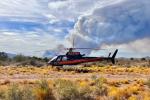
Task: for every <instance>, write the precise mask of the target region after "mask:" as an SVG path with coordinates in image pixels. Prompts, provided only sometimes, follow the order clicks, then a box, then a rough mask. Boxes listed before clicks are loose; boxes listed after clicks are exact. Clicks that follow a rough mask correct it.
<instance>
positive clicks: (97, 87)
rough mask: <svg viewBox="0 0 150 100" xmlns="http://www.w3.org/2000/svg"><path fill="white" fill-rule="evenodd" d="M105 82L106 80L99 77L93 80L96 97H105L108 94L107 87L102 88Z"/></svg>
mask: <svg viewBox="0 0 150 100" xmlns="http://www.w3.org/2000/svg"><path fill="white" fill-rule="evenodd" d="M106 81H107V80H106V79H105V78H103V77H100V78H98V79H96V80H95V94H96V95H100V96H103V95H107V93H108V91H107V87H106V86H104V83H105V82H106Z"/></svg>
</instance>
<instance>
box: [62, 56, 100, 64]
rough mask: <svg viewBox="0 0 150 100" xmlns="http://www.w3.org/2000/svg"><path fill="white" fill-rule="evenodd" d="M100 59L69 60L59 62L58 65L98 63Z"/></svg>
mask: <svg viewBox="0 0 150 100" xmlns="http://www.w3.org/2000/svg"><path fill="white" fill-rule="evenodd" d="M100 60H102V58H87V59H80V60H71V61H60V62H59V64H62V65H65V64H78V63H84V62H93V61H100Z"/></svg>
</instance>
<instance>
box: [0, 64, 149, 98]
mask: <svg viewBox="0 0 150 100" xmlns="http://www.w3.org/2000/svg"><path fill="white" fill-rule="evenodd" d="M87 71H89V72H87ZM43 78H44V79H45V80H41V79H43ZM149 78H150V68H148V67H130V68H126V67H110V66H106V67H97V66H92V67H79V68H71V69H69V70H68V69H67V70H66V69H59V70H57V69H56V68H51V67H50V66H49V67H41V68H36V67H32V66H29V67H0V79H1V80H0V89H1V90H0V100H1V99H2V100H56V99H57V100H92V99H93V100H150V80H149ZM37 80H41V81H37ZM12 83H14V85H12ZM16 84H17V85H16Z"/></svg>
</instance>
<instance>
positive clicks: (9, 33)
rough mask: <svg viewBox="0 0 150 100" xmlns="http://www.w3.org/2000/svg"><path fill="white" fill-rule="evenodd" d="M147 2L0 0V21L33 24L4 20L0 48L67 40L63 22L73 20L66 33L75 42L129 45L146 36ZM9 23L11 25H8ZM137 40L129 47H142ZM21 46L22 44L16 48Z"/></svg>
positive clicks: (149, 18)
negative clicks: (71, 28) (5, 23)
mask: <svg viewBox="0 0 150 100" xmlns="http://www.w3.org/2000/svg"><path fill="white" fill-rule="evenodd" d="M149 5H150V1H149V0H1V2H0V23H1V22H5V21H6V22H19V24H20V23H21V24H23V23H28V22H29V23H30V22H31V25H30V26H31V27H32V26H34V25H35V27H33V28H31V27H24V26H21V25H20V26H19V25H18V26H16V27H17V28H16V27H15V24H11V23H8V24H9V25H4V28H3V26H2V25H0V29H1V30H0V31H1V33H0V37H1V40H0V47H1V50H2V49H3V50H6V51H14V52H20V51H21V52H24V53H26V52H27V51H30V50H36V49H38V50H40V49H47V48H49V47H50V48H55V46H57V45H59V44H64V43H67V42H66V41H64V39H63V38H64V36H65V35H66V34H67V31H69V30H70V27H69V25H70V24H67V23H69V22H75V21H77V22H76V24H75V26H74V29H73V30H70V31H71V33H70V34H68V35H67V36H66V37H67V39H68V38H72V36H73V37H75V38H76V41H80V42H79V43H76V44H77V46H81V47H84V46H85V47H101V45H102V44H103V43H105V44H107V45H110V47H111V46H112V45H114V44H115V45H117V47H118V46H121V47H122V48H124V47H126V48H129V47H128V45H130V47H131V46H132V42H135V41H137V40H138V41H140V40H142V41H146V40H143V39H144V38H145V37H147V38H148V39H149V36H150V35H149V32H150V13H149V12H150V10H149V8H150V7H149ZM64 21H66V23H64ZM1 24H2V23H1ZM56 24H57V25H56ZM11 25H14V26H13V28H15V29H11V28H12V26H11ZM25 25H27V26H28V24H25ZM36 25H37V26H36ZM63 25H64V26H63ZM65 25H66V26H65ZM18 27H19V28H18ZM20 27H21V28H20ZM28 29H29V30H28ZM63 32H64V33H63ZM62 35H63V36H62ZM148 42H149V41H148ZM130 43H131V44H130ZM140 43H141V41H140V42H137V43H136V44H138V46H137V47H134V48H135V49H132V50H135V51H136V50H137V49H138V48H139V47H143V48H144V45H141V44H140ZM146 43H147V42H146ZM67 45H69V44H67ZM133 45H135V44H134V43H133ZM21 46H23V48H19V47H21ZM26 48H27V49H26ZM114 48H115V47H114ZM136 48H137V49H136ZM128 50H129V51H130V49H128ZM145 50H149V49H147V48H146V49H145ZM141 52H143V51H141Z"/></svg>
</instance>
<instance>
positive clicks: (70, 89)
mask: <svg viewBox="0 0 150 100" xmlns="http://www.w3.org/2000/svg"><path fill="white" fill-rule="evenodd" d="M54 86H55V89H56V96H57V98H58V99H59V100H78V98H79V92H78V89H77V86H76V85H75V84H74V83H73V82H72V81H70V80H64V79H58V80H56V81H55V83H54Z"/></svg>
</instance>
